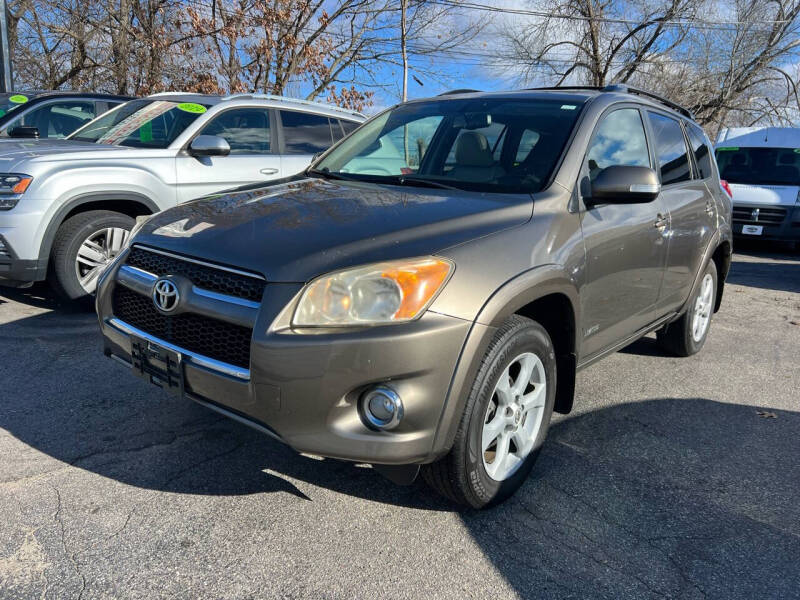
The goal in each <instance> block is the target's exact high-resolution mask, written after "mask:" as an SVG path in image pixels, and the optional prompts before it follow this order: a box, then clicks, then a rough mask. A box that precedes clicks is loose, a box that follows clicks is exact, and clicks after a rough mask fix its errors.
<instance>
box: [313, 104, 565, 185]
mask: <svg viewBox="0 0 800 600" xmlns="http://www.w3.org/2000/svg"><path fill="white" fill-rule="evenodd" d="M580 108H581V105H580V103H573V104H569V103H564V102H563V100H558V101H555V100H539V99H536V100H532V99H527V100H511V99H503V98H498V99H494V98H490V99H486V98H482V99H478V100H476V99H446V100H445V99H441V100H431V101H427V102H412V103H409V104H404V105H401V106H398V107H396V108H393V109H391V110H389V111H386V112H384V113H383V114H381V115H379V116H377V117H375V118H374V119H372V120H370V121H368V122H367V123H366V124H364V125H363V126H361V127H360V128H359V129H357V130H356V131H355V132H353V133H352V134H351V135H350V137H348V138H346V139H345V140H344V141H343V142H342V143H341V144H339V145H338V146H336V147H335V148H334V149H333V150H331V151H330V153H328V154H327V155H326V156H324V157H323V158H322V159H321V160H320V161H319V162H317V163H316V164H315V165H313V167H312V169H311V170H310V173H312V174H316V175H319V176H322V177H330V178H334V179H353V180H360V181H370V182H375V183H393V184H399V185H412V186H413V185H420V186H429V187H445V188H450V187H453V188H458V189H464V190H475V191H494V192H508V193H528V192H536V191H539V190H541V189H542V188H543V187H544V186H545V185H546V183H547V180H548V179H549V177H550V174H551V172H552V171H553V168H554V167H555V165H556V162H557V161H558V159H559V157H560V155H561V152H562V150H563V148H564V145H565V144H566V141H567V138H568V137H569V134H570V132H571V131H572V127H573V125H574V124H575V121H576V120H577V116H578V113H579V112H580Z"/></svg>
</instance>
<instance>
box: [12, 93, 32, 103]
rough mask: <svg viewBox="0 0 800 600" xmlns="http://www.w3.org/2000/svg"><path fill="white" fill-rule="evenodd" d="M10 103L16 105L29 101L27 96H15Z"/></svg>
mask: <svg viewBox="0 0 800 600" xmlns="http://www.w3.org/2000/svg"><path fill="white" fill-rule="evenodd" d="M8 101H9V102H13V103H14V104H25V103H26V102H27V101H28V97H27V96H23V95H22V94H14V95H13V96H11V97H10V98H9V99H8Z"/></svg>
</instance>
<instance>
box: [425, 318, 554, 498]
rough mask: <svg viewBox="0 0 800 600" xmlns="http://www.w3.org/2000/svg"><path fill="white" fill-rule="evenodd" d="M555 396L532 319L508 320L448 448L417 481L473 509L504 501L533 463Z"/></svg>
mask: <svg viewBox="0 0 800 600" xmlns="http://www.w3.org/2000/svg"><path fill="white" fill-rule="evenodd" d="M555 393H556V360H555V353H554V351H553V344H552V342H551V340H550V336H549V335H548V334H547V331H546V330H545V329H544V327H542V326H541V325H540V324H539V323H537V322H535V321H532V320H530V319H526V318H524V317H521V316H518V315H515V316H513V317H511V318H509V319H508V320H507V321H506V322H505V323H504V324H503V325H502V326H501V327H500V329H499V330H498V331H497V333H496V334H495V337H494V339H493V340H492V342H491V344H490V345H489V349H488V350H487V352H486V355H485V356H484V358H483V361H482V363H481V368H480V369H479V371H478V375H477V377H476V379H475V382H474V384H473V386H472V390H471V392H470V395H469V398H468V399H467V403H466V408H465V411H464V414H463V416H462V418H461V422H460V423H459V427H458V432H457V433H456V438H455V442H454V444H453V448H452V449H451V450H450V453H449V454H448V455H447V456H445V457H444V458H442V459H440V460H439V461H437V462H435V463H432V464H430V465H425V466H424V468H423V470H422V475H423V478H424V479H425V480H426V481H427V483H428V484H429V485H430V486H431V487H433V488H434V489H436V490H437V491H438V492H440V493H441V494H443V495H444V496H446V497H448V498H450V499H451V500H454V501H456V502H458V503H461V504H465V505H467V506H471V507H473V508H484V507H488V506H492V505H495V504H499V503H500V502H502V501H503V500H505V499H507V498H508V497H509V496H511V495H512V494H513V493H514V492H515V491H516V490H517V489H518V488H519V487H520V486H521V485H522V484H523V483H524V481H525V479H526V478H527V477H528V474H529V473H530V471H531V469H532V468H533V465H534V463H535V462H536V458H537V457H538V455H539V451H540V450H541V447H542V444H543V443H544V439H545V437H546V436H547V430H548V428H549V426H550V417H551V416H552V414H553V405H554V403H555Z"/></svg>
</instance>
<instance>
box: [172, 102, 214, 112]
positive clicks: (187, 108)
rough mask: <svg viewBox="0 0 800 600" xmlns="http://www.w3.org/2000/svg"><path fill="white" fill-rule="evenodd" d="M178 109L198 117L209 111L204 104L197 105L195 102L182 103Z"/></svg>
mask: <svg viewBox="0 0 800 600" xmlns="http://www.w3.org/2000/svg"><path fill="white" fill-rule="evenodd" d="M178 109H179V110H182V111H184V112H188V113H195V114H197V115H201V114H203V113H204V112H206V110H208V109H207V108H206V107H205V106H203V105H202V104H196V103H194V102H181V103H180V104H178Z"/></svg>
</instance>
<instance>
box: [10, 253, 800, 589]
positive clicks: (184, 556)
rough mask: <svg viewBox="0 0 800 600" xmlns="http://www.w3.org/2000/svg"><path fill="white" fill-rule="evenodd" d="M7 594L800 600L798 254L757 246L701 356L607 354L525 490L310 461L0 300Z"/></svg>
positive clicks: (46, 298) (70, 321)
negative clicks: (478, 492) (468, 494)
mask: <svg viewBox="0 0 800 600" xmlns="http://www.w3.org/2000/svg"><path fill="white" fill-rule="evenodd" d="M0 340H2V342H0V365H2V367H1V368H0V369H1V372H2V386H1V387H0V456H2V460H0V514H2V516H3V518H2V519H0V597H3V598H16V597H19V598H28V597H37V598H38V597H43V598H71V597H76V598H77V597H83V598H120V597H124V598H128V597H136V598H153V597H170V598H197V597H209V598H222V597H224V598H254V597H264V598H276V597H286V598H364V597H391V598H488V597H491V598H500V597H515V596H518V597H522V598H528V597H532V598H540V597H554V598H556V597H557V598H564V597H586V596H587V595H590V594H591V595H594V596H597V597H608V598H619V597H629V598H650V597H664V596H665V597H681V598H683V597H685V598H695V597H697V598H699V597H706V596H707V597H724V598H753V597H761V598H791V597H800V565H798V562H797V557H798V556H800V505H799V504H798V503H797V497H796V488H797V482H798V481H800V435H798V430H800V393H799V392H798V390H800V361H799V360H798V352H799V351H800V255H798V254H796V253H795V254H786V253H781V254H776V253H769V252H766V251H765V249H764V247H758V246H750V245H748V246H745V247H744V249H743V251H740V252H737V253H736V254H735V256H734V262H733V267H732V272H731V276H730V281H729V285H728V287H727V288H726V297H725V300H724V302H723V309H722V312H721V313H719V314H718V315H716V317H715V320H714V321H713V325H712V332H711V336H710V338H709V340H708V343H707V344H706V347H705V349H704V350H703V351H702V353H701V354H700V355H698V356H697V357H694V358H689V359H675V358H668V357H665V356H663V355H662V354H661V353H660V352H659V350H658V349H657V347H656V346H655V343H654V340H653V339H652V338H651V337H648V338H645V339H643V340H641V341H639V342H637V343H636V344H634V345H633V346H632V347H630V348H628V349H626V350H625V351H623V352H621V353H619V354H617V355H615V356H613V357H611V358H609V359H607V360H605V361H602V362H600V363H598V364H597V365H595V366H593V367H591V368H589V369H588V370H586V371H584V372H582V373H581V375H580V376H579V380H578V390H577V396H576V401H575V402H576V410H575V411H574V412H573V414H571V415H569V416H567V417H559V418H557V420H556V422H555V424H554V425H553V427H552V429H551V432H550V437H549V438H548V442H547V443H546V445H545V448H544V451H543V454H542V456H541V458H540V460H539V462H538V463H537V465H536V467H535V470H534V473H533V475H532V476H531V478H530V480H529V481H528V482H527V483H526V484H525V486H524V487H523V488H522V490H521V491H520V493H518V494H517V495H516V496H515V497H513V498H512V499H511V500H510V501H508V502H507V503H506V504H504V505H502V506H501V507H499V508H496V509H493V510H488V511H484V512H481V513H476V512H463V511H458V510H455V509H454V507H453V506H451V505H449V504H447V503H446V502H445V501H443V500H440V499H439V498H438V497H437V496H436V495H435V494H434V493H433V492H431V491H429V490H427V488H426V487H425V486H424V485H422V484H421V483H419V484H416V485H414V486H412V487H409V488H401V487H396V486H394V485H393V484H390V483H388V482H386V481H385V480H383V479H382V478H381V477H380V476H378V475H377V474H375V473H373V472H371V471H370V469H368V468H365V467H361V466H354V465H351V464H347V463H342V462H337V461H331V460H317V459H314V458H312V457H305V456H298V455H296V454H295V453H294V452H293V451H291V450H290V449H288V448H286V447H284V446H282V445H281V444H279V443H277V442H275V441H273V440H271V439H269V438H267V437H265V436H263V435H261V434H259V433H257V432H254V431H251V430H249V429H248V428H246V427H245V426H243V425H239V424H237V423H234V422H232V421H230V420H227V419H223V418H221V417H219V416H217V415H215V414H213V413H211V412H209V411H207V410H206V409H204V408H202V407H200V406H197V405H194V404H191V403H188V402H183V401H177V400H175V399H173V398H172V397H170V396H167V395H166V394H163V393H162V392H160V391H158V390H157V389H155V388H154V387H150V386H148V385H146V384H145V383H143V382H141V381H140V380H138V379H135V378H134V377H132V376H131V375H130V374H129V373H126V372H125V369H124V367H122V366H121V365H119V364H117V363H114V362H112V361H110V360H108V359H106V358H104V357H103V355H102V352H101V351H100V345H101V344H100V335H99V333H98V331H97V326H96V322H95V320H94V318H93V316H91V315H88V314H85V313H80V312H75V311H74V310H69V309H67V308H65V307H60V306H58V305H57V304H56V303H55V301H54V300H53V299H52V296H51V295H50V294H49V293H48V292H47V289H46V288H43V287H36V288H34V289H32V290H27V291H26V290H21V291H9V290H3V291H2V292H0Z"/></svg>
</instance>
